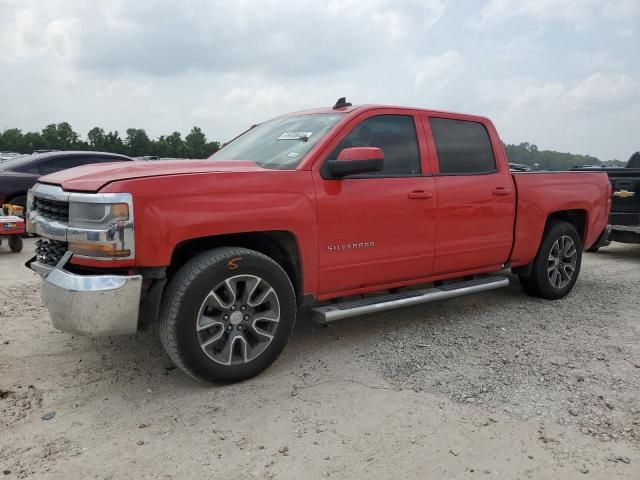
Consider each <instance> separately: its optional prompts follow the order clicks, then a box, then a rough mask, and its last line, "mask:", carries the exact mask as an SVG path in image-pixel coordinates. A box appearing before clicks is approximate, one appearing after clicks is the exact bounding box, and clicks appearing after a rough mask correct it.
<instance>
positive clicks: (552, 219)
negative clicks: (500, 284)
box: [511, 209, 588, 276]
mask: <svg viewBox="0 0 640 480" xmlns="http://www.w3.org/2000/svg"><path fill="white" fill-rule="evenodd" d="M557 222H567V223H570V224H571V225H573V226H574V227H575V228H576V230H577V231H578V235H580V240H581V241H582V243H583V247H584V242H585V239H586V238H587V225H588V212H587V211H586V210H584V209H572V210H558V211H556V212H551V213H549V214H548V215H547V219H546V221H545V224H544V229H543V230H542V235H541V236H540V241H539V243H538V246H537V248H536V255H537V253H538V250H539V249H540V246H541V245H542V242H543V241H544V238H545V236H546V234H547V232H548V231H549V230H550V229H551V227H552V226H553V225H554V224H556V223H557ZM534 260H535V256H534V257H533V259H532V260H531V261H530V262H529V263H526V264H524V265H519V266H517V267H513V268H512V269H511V271H512V272H513V273H514V274H516V275H524V276H528V275H529V274H530V273H531V267H532V265H533V261H534Z"/></svg>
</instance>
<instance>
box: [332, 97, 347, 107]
mask: <svg viewBox="0 0 640 480" xmlns="http://www.w3.org/2000/svg"><path fill="white" fill-rule="evenodd" d="M350 106H351V104H350V103H349V102H347V97H340V98H339V99H338V101H337V102H336V104H335V105H334V106H333V109H334V110H337V109H339V108H343V107H350Z"/></svg>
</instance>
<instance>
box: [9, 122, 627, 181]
mask: <svg viewBox="0 0 640 480" xmlns="http://www.w3.org/2000/svg"><path fill="white" fill-rule="evenodd" d="M504 147H505V150H506V152H507V157H508V158H509V161H510V162H512V163H519V164H522V165H528V166H530V167H532V168H535V169H538V170H568V169H570V168H571V167H574V166H577V165H603V164H608V165H617V166H623V165H624V162H621V161H619V160H610V161H608V162H602V161H601V160H600V159H598V158H596V157H593V156H591V155H577V154H573V153H563V152H555V151H552V150H539V149H538V147H537V146H536V145H534V144H530V143H528V142H524V143H521V144H519V145H512V144H504ZM219 148H220V142H217V141H208V140H207V137H206V135H205V134H204V132H203V131H202V129H201V128H199V127H193V128H192V129H191V131H190V132H189V133H188V134H187V135H186V136H185V137H184V138H182V134H181V133H180V132H173V133H171V134H170V135H160V136H159V137H158V138H156V139H151V138H149V136H148V135H147V132H146V131H145V130H144V129H142V128H128V129H127V130H126V134H125V136H124V137H121V136H120V134H119V133H118V131H117V130H116V131H110V132H105V130H104V129H102V128H100V127H94V128H92V129H91V130H89V132H88V133H87V136H86V139H83V138H82V137H81V135H80V134H79V133H77V132H75V131H74V130H73V128H71V125H69V124H68V123H67V122H62V123H58V124H51V125H47V126H46V127H44V128H43V129H42V131H40V132H27V133H23V132H22V130H20V129H18V128H11V129H8V130H5V131H4V132H1V133H0V151H8V152H17V153H32V152H34V151H36V150H98V151H103V152H113V153H121V154H124V155H128V156H130V157H141V156H145V155H155V156H158V157H161V158H207V157H209V156H210V155H211V154H212V153H214V152H216V151H217V150H218V149H219Z"/></svg>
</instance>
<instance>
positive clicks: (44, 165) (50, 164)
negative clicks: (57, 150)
mask: <svg viewBox="0 0 640 480" xmlns="http://www.w3.org/2000/svg"><path fill="white" fill-rule="evenodd" d="M123 160H126V159H123V158H120V157H103V156H99V157H93V156H89V157H75V156H74V157H58V158H52V159H51V160H45V161H44V162H41V163H40V165H39V170H40V173H41V174H42V175H47V174H49V173H55V172H59V171H60V170H66V169H67V168H73V167H79V166H80V165H89V164H91V163H107V162H122V161H123Z"/></svg>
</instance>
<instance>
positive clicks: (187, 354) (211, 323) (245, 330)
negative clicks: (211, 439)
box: [158, 247, 297, 383]
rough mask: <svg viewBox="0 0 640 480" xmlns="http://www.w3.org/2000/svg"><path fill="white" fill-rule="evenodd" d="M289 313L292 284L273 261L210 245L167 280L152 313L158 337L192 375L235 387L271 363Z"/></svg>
mask: <svg viewBox="0 0 640 480" xmlns="http://www.w3.org/2000/svg"><path fill="white" fill-rule="evenodd" d="M232 292H233V293H232ZM234 300H235V301H234ZM258 302H261V303H258ZM296 310H297V306H296V296H295V292H294V289H293V285H292V284H291V280H290V279H289V277H288V275H287V274H286V272H285V271H284V270H283V269H282V267H281V266H280V265H279V264H278V263H276V262H275V261H274V260H273V259H271V258H269V257H267V256H266V255H263V254H261V253H258V252H255V251H253V250H248V249H246V248H237V247H224V248H217V249H214V250H209V251H207V252H204V253H202V254H200V255H197V256H196V257H194V258H192V259H191V260H189V261H188V262H187V263H186V264H185V265H184V266H182V267H181V268H180V269H179V270H178V272H177V273H176V274H175V275H174V276H173V278H172V279H171V280H170V281H169V283H168V285H167V287H166V289H165V292H164V295H163V298H162V302H161V305H160V313H159V316H158V323H159V325H158V326H159V331H160V340H161V341H162V345H163V346H164V349H165V351H166V352H167V354H168V355H169V357H170V358H171V360H173V362H174V363H175V364H176V365H177V366H178V367H179V368H180V369H182V370H183V371H184V372H185V373H187V374H188V375H190V376H191V377H194V378H196V379H198V380H203V381H206V382H215V383H231V382H238V381H241V380H245V379H247V378H250V377H253V376H255V375H257V374H258V373H260V372H262V371H263V370H265V369H266V368H267V367H269V366H270V365H271V364H272V363H273V362H274V361H275V359H276V358H278V356H279V355H280V353H281V352H282V350H283V349H284V347H285V345H286V344H287V341H288V340H289V337H290V336H291V332H292V331H293V326H294V324H295V320H296ZM247 317H248V318H247ZM276 318H278V320H276ZM269 337H271V338H269Z"/></svg>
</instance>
